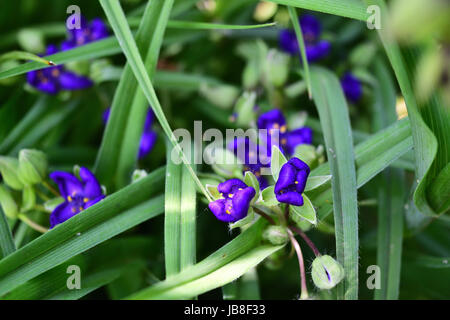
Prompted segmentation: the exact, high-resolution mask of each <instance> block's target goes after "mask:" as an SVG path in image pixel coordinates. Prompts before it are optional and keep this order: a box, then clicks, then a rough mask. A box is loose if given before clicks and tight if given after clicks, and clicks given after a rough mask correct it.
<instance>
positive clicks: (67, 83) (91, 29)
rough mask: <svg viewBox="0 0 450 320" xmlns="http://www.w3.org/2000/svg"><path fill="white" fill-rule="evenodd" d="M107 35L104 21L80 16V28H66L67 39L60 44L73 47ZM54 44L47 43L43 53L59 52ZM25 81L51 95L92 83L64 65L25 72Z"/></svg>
mask: <svg viewBox="0 0 450 320" xmlns="http://www.w3.org/2000/svg"><path fill="white" fill-rule="evenodd" d="M107 36H108V29H107V27H106V25H105V23H104V22H103V21H102V20H101V19H99V18H96V19H94V20H92V21H91V22H90V23H87V21H86V20H85V19H84V18H83V17H81V27H80V29H73V30H68V39H67V40H66V41H64V42H63V43H62V44H61V50H62V51H64V50H69V49H72V48H74V47H77V46H80V45H83V44H86V43H89V42H92V41H96V40H99V39H102V38H105V37H107ZM59 50H60V49H59V48H58V47H57V46H56V45H49V46H48V47H47V50H46V53H45V55H46V56H48V55H52V54H55V53H57V52H59ZM27 82H28V83H29V84H30V85H31V86H32V87H34V88H36V89H38V90H39V91H42V92H44V93H48V94H51V95H54V94H57V93H58V92H60V91H61V90H80V89H85V88H89V87H91V86H92V85H93V82H92V80H90V79H89V78H87V77H84V76H81V75H78V74H76V73H74V72H71V71H69V70H67V69H66V68H65V67H64V66H54V67H49V68H45V69H41V70H36V71H30V72H28V73H27Z"/></svg>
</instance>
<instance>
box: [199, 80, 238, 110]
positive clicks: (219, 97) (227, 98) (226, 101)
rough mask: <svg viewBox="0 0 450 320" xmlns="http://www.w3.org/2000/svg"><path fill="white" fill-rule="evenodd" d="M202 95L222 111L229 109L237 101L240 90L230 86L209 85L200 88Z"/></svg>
mask: <svg viewBox="0 0 450 320" xmlns="http://www.w3.org/2000/svg"><path fill="white" fill-rule="evenodd" d="M200 93H201V94H202V96H203V97H205V98H206V99H207V100H208V101H209V102H211V103H212V104H214V105H215V106H217V107H219V108H222V109H229V108H231V107H232V106H233V103H234V102H235V101H236V99H237V97H238V95H239V90H238V88H236V87H234V86H230V85H225V84H221V85H207V84H203V85H201V86H200Z"/></svg>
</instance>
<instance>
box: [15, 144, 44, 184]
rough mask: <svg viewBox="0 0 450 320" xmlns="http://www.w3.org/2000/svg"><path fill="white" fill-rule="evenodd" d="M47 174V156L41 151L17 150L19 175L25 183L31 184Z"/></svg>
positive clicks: (39, 180)
mask: <svg viewBox="0 0 450 320" xmlns="http://www.w3.org/2000/svg"><path fill="white" fill-rule="evenodd" d="M46 174H47V156H46V155H45V153H43V152H42V151H38V150H31V149H23V150H21V151H20V152H19V176H20V179H21V180H22V181H23V182H24V183H25V184H27V185H33V184H36V183H39V182H41V181H42V180H43V179H45V177H46Z"/></svg>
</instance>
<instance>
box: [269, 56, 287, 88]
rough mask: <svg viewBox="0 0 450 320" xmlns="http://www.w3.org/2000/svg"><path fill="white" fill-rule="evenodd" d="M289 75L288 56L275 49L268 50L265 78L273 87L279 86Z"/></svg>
mask: <svg viewBox="0 0 450 320" xmlns="http://www.w3.org/2000/svg"><path fill="white" fill-rule="evenodd" d="M288 75H289V56H288V55H287V54H285V53H282V52H279V51H277V50H275V49H272V50H270V51H269V53H268V55H267V63H266V79H267V81H268V83H270V84H272V85H274V86H275V87H281V86H282V85H283V84H284V83H285V82H286V80H287V78H288Z"/></svg>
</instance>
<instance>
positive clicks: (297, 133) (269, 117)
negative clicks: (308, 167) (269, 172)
mask: <svg viewBox="0 0 450 320" xmlns="http://www.w3.org/2000/svg"><path fill="white" fill-rule="evenodd" d="M257 125H258V129H266V130H267V135H261V140H262V141H264V142H265V143H266V144H267V148H268V150H267V153H268V154H269V155H270V153H271V150H272V146H273V145H277V146H280V145H281V147H282V149H283V150H284V151H285V152H286V153H287V154H289V155H292V154H293V153H294V152H295V147H296V146H298V145H300V144H311V143H312V135H313V133H312V130H311V128H308V127H303V128H298V129H295V130H292V131H289V130H288V129H287V126H286V119H285V118H284V115H283V113H282V112H281V111H280V110H278V109H273V110H271V111H268V112H266V113H263V114H262V115H260V116H259V118H258V121H257ZM276 131H278V135H276Z"/></svg>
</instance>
